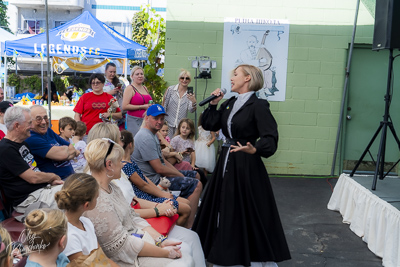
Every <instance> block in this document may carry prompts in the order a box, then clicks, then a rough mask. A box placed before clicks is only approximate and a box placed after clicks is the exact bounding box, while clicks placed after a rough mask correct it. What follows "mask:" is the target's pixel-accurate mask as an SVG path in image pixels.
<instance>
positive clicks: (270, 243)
mask: <svg viewBox="0 0 400 267" xmlns="http://www.w3.org/2000/svg"><path fill="white" fill-rule="evenodd" d="M263 83H264V81H263V75H262V72H261V71H260V70H259V69H258V68H256V67H254V66H251V65H239V66H238V67H237V68H236V69H234V71H233V76H232V78H231V86H232V89H231V90H232V92H236V93H238V94H239V96H238V97H237V98H236V97H232V98H230V99H229V100H228V101H226V102H224V103H223V104H221V106H220V108H219V109H218V110H217V104H218V102H219V101H220V100H221V99H222V97H223V93H222V92H221V91H220V90H219V89H216V90H215V91H214V92H212V94H213V95H216V96H218V98H216V99H214V100H213V101H211V102H210V106H209V107H208V108H207V109H206V110H205V111H204V113H203V119H202V126H203V128H204V129H206V130H209V131H218V130H219V129H221V128H222V132H223V134H224V135H225V136H226V137H227V141H226V142H225V143H224V145H223V150H222V152H221V155H220V157H219V159H218V163H217V166H216V169H215V170H214V172H213V177H212V179H211V180H210V182H209V183H210V185H209V187H208V190H207V191H206V192H205V195H204V197H203V201H202V203H201V206H200V209H199V211H198V214H197V216H196V220H195V223H194V225H193V229H194V230H195V231H196V232H197V233H198V234H199V237H200V240H201V243H202V246H203V249H204V253H205V256H206V258H207V261H208V262H211V263H213V264H214V267H215V266H218V265H222V266H231V265H235V266H236V265H242V266H277V265H276V263H275V262H280V261H284V260H288V259H290V252H289V249H288V246H287V243H286V238H285V235H284V232H283V229H282V225H281V221H280V218H279V213H278V210H277V207H276V204H275V199H274V195H273V192H272V188H271V185H270V181H269V178H268V173H267V171H266V169H265V166H264V163H263V161H262V159H261V157H265V158H267V157H270V156H272V155H273V154H274V153H275V151H276V149H277V143H278V131H277V125H276V122H275V119H274V117H273V116H272V114H271V111H270V109H269V103H268V102H267V101H266V100H262V99H258V98H257V97H256V95H255V91H257V90H259V89H261V88H262V86H263Z"/></svg>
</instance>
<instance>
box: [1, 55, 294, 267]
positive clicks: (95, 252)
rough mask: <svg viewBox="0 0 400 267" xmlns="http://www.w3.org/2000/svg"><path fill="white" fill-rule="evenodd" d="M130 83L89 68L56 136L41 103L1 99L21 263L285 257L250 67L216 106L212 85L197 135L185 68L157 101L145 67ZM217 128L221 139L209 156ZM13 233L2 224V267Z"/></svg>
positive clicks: (239, 71)
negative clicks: (20, 226) (21, 239)
mask: <svg viewBox="0 0 400 267" xmlns="http://www.w3.org/2000/svg"><path fill="white" fill-rule="evenodd" d="M260 75H261V76H260ZM131 80H132V82H131V84H129V85H128V86H126V87H125V85H123V83H122V82H120V80H119V79H118V77H117V75H116V66H115V64H113V63H108V64H107V66H106V71H105V75H100V74H93V75H92V76H91V77H90V79H89V86H90V88H91V89H92V91H91V92H88V93H85V94H84V95H83V96H82V97H81V98H80V100H79V101H78V103H77V105H76V106H75V108H74V112H75V116H74V118H70V117H64V118H61V119H60V120H59V134H56V133H55V132H54V131H53V130H52V129H51V128H49V123H50V122H49V117H48V115H47V112H46V110H45V109H44V108H43V107H41V106H38V105H34V106H32V107H31V108H26V107H22V106H13V105H12V104H11V103H9V102H7V101H2V102H0V139H1V141H0V158H2V160H1V161H0V186H1V189H2V191H3V192H4V196H5V198H6V200H7V203H10V204H9V205H10V206H11V207H12V208H13V209H14V210H15V211H16V212H18V213H20V216H19V217H17V218H18V219H19V220H21V221H23V222H24V224H25V227H26V231H27V233H26V234H27V235H34V236H35V237H36V238H31V239H29V238H27V240H26V244H25V245H26V248H27V250H28V252H29V253H28V254H29V256H28V257H27V259H25V260H26V265H25V266H67V265H68V266H205V265H206V264H205V262H206V259H207V260H208V261H209V262H211V263H213V264H215V265H214V266H218V265H221V266H231V265H232V266H233V265H235V266H236V265H242V266H276V263H275V262H279V261H283V260H286V259H289V258H290V253H289V250H288V248H287V244H286V240H285V237H284V233H283V230H282V226H281V223H280V219H279V214H278V211H277V208H276V205H275V200H274V197H273V193H272V189H271V186H270V184H269V180H268V174H267V172H266V170H265V167H264V164H263V163H262V160H261V157H269V156H271V155H273V154H274V152H275V151H276V149H277V141H278V132H277V126H276V123H275V120H274V118H273V116H272V114H271V112H270V110H269V105H268V102H267V101H266V100H261V99H258V98H257V97H256V96H255V94H254V92H255V91H257V90H259V89H260V88H262V85H263V78H262V74H260V73H259V71H257V68H255V67H252V66H248V65H241V66H239V67H238V68H236V69H235V70H234V74H233V76H232V78H231V81H232V91H233V92H237V93H238V94H239V96H238V97H237V98H235V97H233V98H231V99H229V100H227V101H225V102H224V103H223V104H221V107H220V108H219V109H217V104H218V102H219V101H220V100H221V99H222V97H223V93H222V92H221V91H220V90H219V89H217V90H215V91H214V92H213V93H212V94H213V95H215V96H216V99H214V100H213V101H211V102H210V105H209V107H208V108H207V109H206V110H205V111H204V113H203V114H201V116H200V118H199V124H198V125H197V131H198V136H199V137H198V138H197V140H195V135H196V126H195V124H194V122H193V121H192V120H191V119H189V118H187V116H188V112H194V111H195V110H196V108H197V101H196V98H195V96H194V95H193V93H192V92H190V91H188V85H189V84H190V81H191V76H190V73H189V72H188V71H186V70H182V71H181V72H180V74H179V76H178V80H179V82H178V84H176V85H173V86H170V87H169V88H167V89H166V91H165V94H164V97H163V101H162V104H158V103H152V97H151V94H150V93H151V92H149V91H148V90H147V88H146V87H145V86H144V73H143V69H142V68H141V67H134V68H133V69H132V71H131ZM114 102H116V103H117V104H116V106H115V108H114V110H112V111H111V110H110V106H111V104H112V103H114ZM1 133H4V135H3V136H1ZM218 136H225V137H226V138H225V141H224V143H223V145H222V148H221V153H220V156H219V157H218V162H217V163H216V156H215V154H216V153H215V152H216V150H215V147H214V141H215V140H216V138H217V137H218ZM210 173H211V174H212V175H211V179H210V181H209V185H208V189H207V190H206V192H205V193H204V195H203V197H202V199H201V201H200V196H201V194H202V191H203V188H204V186H205V184H206V183H207V182H208V179H207V175H208V174H210ZM164 183H167V186H164V185H163V184H164ZM237 200H239V201H237ZM198 207H200V208H199V209H198ZM9 239H10V238H9V235H8V234H7V232H6V231H5V230H4V229H2V228H1V227H0V263H2V265H1V266H12V263H11V260H12V258H13V257H11V256H10V255H13V256H14V257H16V256H15V255H19V257H20V254H18V249H16V250H17V252H16V250H13V251H9V250H8V246H7V249H4V250H3V249H2V248H3V244H4V245H7V244H10V242H11V241H10V240H9ZM3 252H5V253H3ZM20 258H21V257H20ZM3 263H4V264H3ZM257 264H262V265H257Z"/></svg>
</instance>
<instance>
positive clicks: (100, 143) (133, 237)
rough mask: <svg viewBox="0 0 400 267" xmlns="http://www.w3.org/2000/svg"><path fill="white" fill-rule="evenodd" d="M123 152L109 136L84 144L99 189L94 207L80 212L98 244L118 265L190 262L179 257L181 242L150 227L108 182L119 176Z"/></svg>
mask: <svg viewBox="0 0 400 267" xmlns="http://www.w3.org/2000/svg"><path fill="white" fill-rule="evenodd" d="M123 154H124V151H123V149H122V147H121V146H120V145H118V144H116V143H115V142H114V141H112V140H110V139H107V140H104V139H95V140H93V141H91V142H89V144H88V146H87V147H86V160H87V163H88V166H89V168H90V171H91V173H92V175H93V177H94V178H95V179H96V180H97V182H98V183H99V186H100V192H99V197H98V198H97V205H96V207H95V208H94V209H93V210H90V211H86V212H85V213H84V216H86V217H88V218H89V219H90V220H91V221H92V223H93V224H94V229H95V232H96V236H97V238H98V241H99V243H100V246H101V247H102V249H103V251H104V252H105V254H106V255H107V256H108V257H109V258H110V259H111V260H113V261H114V262H115V263H117V264H118V265H120V266H132V265H135V264H137V265H139V266H190V264H191V263H192V262H191V261H192V260H193V259H192V258H191V256H190V255H185V256H184V257H183V258H182V252H181V250H180V248H179V246H178V245H180V244H181V242H177V241H173V240H170V239H167V237H165V236H163V235H160V234H159V233H158V232H157V231H156V230H154V229H153V228H152V227H151V226H150V225H149V224H148V223H147V222H146V221H145V220H144V219H142V218H140V217H139V215H138V214H136V213H135V212H134V211H133V209H132V208H130V206H129V204H128V203H126V200H125V198H124V197H123V195H122V192H121V190H120V189H119V187H118V186H116V185H115V184H114V183H111V181H112V180H113V179H115V178H119V176H120V173H121V169H122V163H121V160H122V156H123ZM180 258H182V259H180Z"/></svg>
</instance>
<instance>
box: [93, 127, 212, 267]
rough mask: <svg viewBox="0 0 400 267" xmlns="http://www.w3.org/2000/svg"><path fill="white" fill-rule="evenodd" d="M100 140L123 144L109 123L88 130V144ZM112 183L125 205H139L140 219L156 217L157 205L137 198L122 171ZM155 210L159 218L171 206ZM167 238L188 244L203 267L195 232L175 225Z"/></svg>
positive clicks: (159, 207) (165, 205) (202, 254)
mask: <svg viewBox="0 0 400 267" xmlns="http://www.w3.org/2000/svg"><path fill="white" fill-rule="evenodd" d="M101 138H109V139H110V140H111V141H114V142H115V143H118V144H120V145H123V142H122V141H121V132H120V131H119V130H118V127H117V126H116V125H113V124H110V123H98V124H96V125H95V126H94V127H93V128H92V129H91V130H90V132H89V135H88V140H89V142H90V141H92V140H95V139H101ZM112 183H114V184H116V185H117V186H118V187H119V188H120V190H122V193H123V196H124V197H125V201H126V203H127V204H129V205H131V203H140V206H141V208H139V209H135V210H134V211H135V212H136V213H137V214H139V215H140V217H142V218H145V219H149V218H154V217H157V214H156V213H155V209H154V208H155V205H157V203H156V202H152V201H148V200H144V199H141V198H137V197H136V195H135V192H134V191H133V188H132V185H131V183H130V181H129V180H128V177H126V175H125V173H124V172H123V171H122V170H121V173H120V178H119V179H118V178H115V179H113V180H112ZM168 206H169V207H168ZM157 208H158V209H159V214H160V216H161V215H168V214H169V213H170V212H169V211H168V209H171V205H170V204H166V203H163V204H158V205H157ZM173 212H176V209H174V210H173ZM168 216H169V215H168ZM168 236H169V237H170V238H172V239H176V240H180V241H183V242H184V244H185V243H186V244H189V245H190V247H191V249H192V252H193V259H194V261H195V266H196V267H204V266H205V260H204V253H203V249H202V248H201V245H200V241H199V238H198V236H197V234H196V233H195V232H193V231H192V230H189V229H186V228H184V227H180V226H178V225H175V226H174V227H172V229H170V231H169V233H168Z"/></svg>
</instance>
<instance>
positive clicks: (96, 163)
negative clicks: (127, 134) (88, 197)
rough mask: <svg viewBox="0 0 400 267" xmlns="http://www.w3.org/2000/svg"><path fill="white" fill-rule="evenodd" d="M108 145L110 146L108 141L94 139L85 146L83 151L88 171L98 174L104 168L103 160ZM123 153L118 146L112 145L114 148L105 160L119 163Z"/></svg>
mask: <svg viewBox="0 0 400 267" xmlns="http://www.w3.org/2000/svg"><path fill="white" fill-rule="evenodd" d="M110 145H111V144H110V143H109V141H108V140H105V139H94V140H92V141H90V143H89V144H88V145H87V147H86V149H85V157H86V161H87V164H88V166H89V169H90V170H91V171H92V172H93V171H97V172H99V171H102V170H103V169H104V168H105V166H104V159H105V157H106V154H107V151H108V148H109V147H110ZM124 153H125V152H124V149H123V148H122V147H121V146H120V145H119V144H114V147H113V149H112V151H111V153H110V155H108V157H107V159H109V160H111V161H112V162H113V163H116V162H119V161H121V160H122V156H123V155H124Z"/></svg>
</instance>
